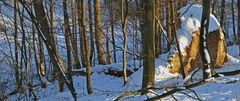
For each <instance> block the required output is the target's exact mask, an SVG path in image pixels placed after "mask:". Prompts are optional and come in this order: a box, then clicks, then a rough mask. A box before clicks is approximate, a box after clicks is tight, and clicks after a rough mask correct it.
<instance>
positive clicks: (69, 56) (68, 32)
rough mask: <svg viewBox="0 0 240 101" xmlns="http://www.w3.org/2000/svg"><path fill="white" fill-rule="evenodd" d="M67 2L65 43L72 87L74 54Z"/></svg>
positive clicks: (64, 11)
mask: <svg viewBox="0 0 240 101" xmlns="http://www.w3.org/2000/svg"><path fill="white" fill-rule="evenodd" d="M67 11H68V10H67V1H66V0H63V16H64V32H65V42H66V46H67V62H68V68H67V74H68V79H69V81H70V84H71V86H73V80H72V52H71V48H72V46H71V39H70V38H71V29H70V25H69V20H68V19H69V18H68V13H67Z"/></svg>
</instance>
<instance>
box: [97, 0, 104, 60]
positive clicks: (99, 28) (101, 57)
mask: <svg viewBox="0 0 240 101" xmlns="http://www.w3.org/2000/svg"><path fill="white" fill-rule="evenodd" d="M94 18H95V33H96V34H95V38H96V39H95V40H96V46H97V53H98V54H97V55H98V63H99V64H106V60H105V56H104V48H103V42H102V23H101V9H100V0H94Z"/></svg>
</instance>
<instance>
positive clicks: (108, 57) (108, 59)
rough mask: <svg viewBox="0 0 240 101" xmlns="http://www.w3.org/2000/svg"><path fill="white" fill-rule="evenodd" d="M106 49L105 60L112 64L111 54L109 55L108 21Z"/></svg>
mask: <svg viewBox="0 0 240 101" xmlns="http://www.w3.org/2000/svg"><path fill="white" fill-rule="evenodd" d="M106 30H107V33H106V49H107V62H108V64H112V56H111V50H110V46H109V35H108V23H107V24H106Z"/></svg>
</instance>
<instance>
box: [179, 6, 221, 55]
mask: <svg viewBox="0 0 240 101" xmlns="http://www.w3.org/2000/svg"><path fill="white" fill-rule="evenodd" d="M189 7H190V8H189ZM179 13H180V16H181V18H180V20H181V25H180V27H179V28H178V30H177V37H178V41H179V45H180V49H181V52H182V53H183V55H184V54H185V52H184V48H185V47H187V46H189V45H190V43H191V41H192V37H193V36H194V35H193V32H194V31H197V30H198V29H199V28H200V27H201V19H202V6H201V5H197V4H194V5H187V6H185V7H183V8H181V9H180V10H179ZM219 27H220V23H219V22H218V21H217V19H216V18H215V17H214V15H212V14H210V22H209V30H208V32H212V31H215V30H217V29H218V28H219Z"/></svg>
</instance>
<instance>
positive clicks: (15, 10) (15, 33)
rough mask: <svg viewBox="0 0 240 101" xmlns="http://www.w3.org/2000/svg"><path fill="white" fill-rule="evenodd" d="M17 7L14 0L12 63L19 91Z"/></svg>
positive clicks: (16, 2) (20, 83)
mask: <svg viewBox="0 0 240 101" xmlns="http://www.w3.org/2000/svg"><path fill="white" fill-rule="evenodd" d="M17 8H18V1H17V0H14V50H15V58H14V65H15V68H14V70H15V77H16V85H17V86H16V88H17V90H18V91H19V90H20V88H21V85H22V82H21V81H20V77H19V71H18V69H19V68H18V67H19V66H18V23H17Z"/></svg>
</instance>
